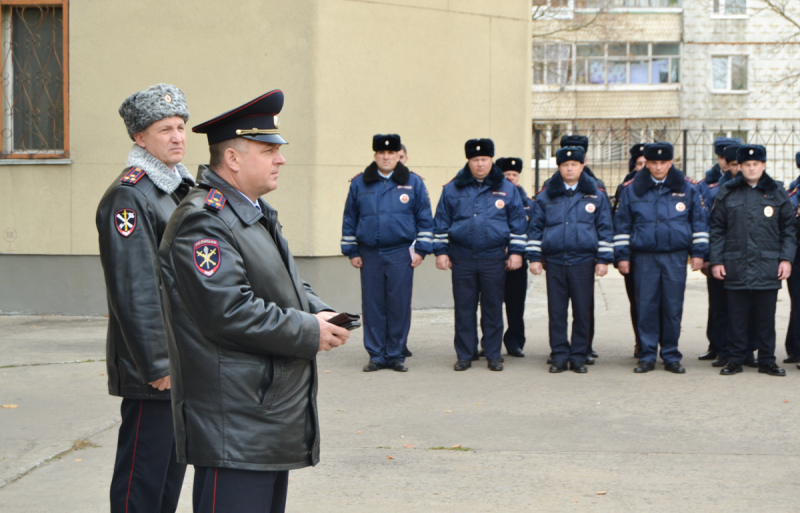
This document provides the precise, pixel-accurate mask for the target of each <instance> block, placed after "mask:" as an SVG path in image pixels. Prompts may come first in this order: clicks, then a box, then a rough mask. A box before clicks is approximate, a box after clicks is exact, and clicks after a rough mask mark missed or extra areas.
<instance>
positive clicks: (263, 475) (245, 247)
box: [159, 91, 349, 513]
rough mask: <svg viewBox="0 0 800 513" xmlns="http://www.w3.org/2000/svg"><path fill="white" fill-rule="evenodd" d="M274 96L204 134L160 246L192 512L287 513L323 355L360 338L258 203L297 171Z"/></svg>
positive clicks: (310, 439)
mask: <svg viewBox="0 0 800 513" xmlns="http://www.w3.org/2000/svg"><path fill="white" fill-rule="evenodd" d="M282 106H283V93H282V92H281V91H271V92H269V93H266V94H264V95H262V96H259V97H258V98H256V99H254V100H252V101H250V102H248V103H246V104H244V105H242V106H240V107H237V108H236V109H233V110H231V111H228V112H226V113H224V114H222V115H220V116H217V117H216V118H214V119H212V120H210V121H206V122H205V123H202V124H200V125H197V126H195V127H194V128H193V131H194V132H196V133H203V134H206V135H207V137H208V143H209V146H210V148H209V150H210V153H211V156H210V163H209V165H208V166H201V167H202V168H203V172H202V173H201V174H202V177H203V178H202V179H201V180H200V181H199V183H198V187H196V188H195V189H194V190H193V191H192V192H190V193H189V194H188V195H187V196H186V198H185V199H184V201H183V202H182V203H181V204H180V206H179V207H178V208H177V210H175V213H174V214H173V216H172V218H171V219H170V222H169V224H168V225H167V228H166V232H165V234H164V238H163V240H162V244H161V248H160V251H159V258H160V261H161V275H162V277H163V281H164V296H165V299H166V309H167V312H169V315H168V316H167V319H168V322H169V325H170V326H169V327H170V337H169V339H168V347H169V353H170V371H171V373H172V380H173V381H172V383H173V384H172V391H173V396H172V399H173V401H172V405H173V416H174V421H175V431H176V437H177V440H178V444H177V447H178V459H179V460H180V461H182V462H187V463H191V464H192V465H194V466H195V476H194V511H196V512H200V513H207V512H212V511H236V512H256V511H258V512H264V511H268V512H276V511H284V508H285V503H286V491H287V485H288V471H289V470H291V469H297V468H302V467H307V466H310V465H316V464H317V462H318V461H319V441H320V437H319V425H318V418H319V414H318V412H317V366H316V356H317V352H318V351H321V350H330V349H331V348H333V347H336V346H339V345H341V344H343V343H344V342H345V341H346V340H347V338H348V336H349V332H348V331H347V330H345V329H343V328H340V327H338V326H334V325H333V324H331V323H328V322H327V321H326V320H327V319H330V318H331V317H332V316H333V315H334V312H332V309H331V308H330V307H328V306H327V305H326V304H325V303H323V302H322V301H321V300H320V299H319V297H317V295H316V294H315V293H314V291H313V290H312V289H311V287H310V286H309V285H308V284H307V283H305V282H304V281H303V280H302V278H301V277H300V274H299V273H298V270H297V266H296V265H295V262H294V259H293V257H292V253H291V252H290V251H289V244H288V242H287V241H286V239H285V238H284V237H283V235H282V233H281V225H280V223H279V222H278V213H277V211H275V209H273V208H272V207H271V206H270V205H269V204H268V203H266V202H265V201H263V200H262V199H261V198H260V197H261V196H262V195H264V194H267V193H269V192H272V191H274V190H275V189H277V187H278V174H279V170H280V167H281V166H282V165H283V164H284V163H285V162H286V160H285V159H284V158H283V155H282V154H281V151H280V149H281V145H282V144H285V143H286V141H284V140H283V138H282V137H281V135H280V131H279V125H278V117H277V114H278V113H279V112H280V111H281V108H282Z"/></svg>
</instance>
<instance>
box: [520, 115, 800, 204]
mask: <svg viewBox="0 0 800 513" xmlns="http://www.w3.org/2000/svg"><path fill="white" fill-rule="evenodd" d="M569 133H570V134H575V135H586V136H588V137H589V151H588V152H587V154H586V164H587V165H588V166H589V167H590V168H591V169H592V171H593V172H594V173H595V175H596V176H597V177H598V178H600V179H601V180H603V182H605V184H606V187H607V188H608V189H609V190H608V192H609V194H614V192H615V190H616V188H617V186H619V184H620V183H621V182H622V180H623V179H624V178H625V175H627V174H628V161H629V159H630V153H629V149H630V147H631V146H633V145H634V144H638V143H647V142H656V141H658V142H669V143H672V145H673V146H674V147H675V156H674V163H675V166H676V167H677V168H678V169H681V170H682V171H683V172H685V173H686V175H687V176H689V177H691V178H694V179H696V180H700V179H701V178H703V177H704V176H705V172H706V171H707V170H708V169H711V167H712V166H714V164H716V163H717V156H716V155H715V154H714V145H713V143H714V139H716V138H717V137H718V136H725V137H739V138H741V139H742V141H743V142H745V143H747V144H761V145H763V146H765V147H766V148H767V173H768V174H769V175H770V176H771V177H772V178H774V179H776V180H780V181H783V182H784V184H785V185H788V184H789V182H791V181H792V180H794V179H795V178H796V177H797V176H798V174H799V172H798V169H797V165H796V161H795V154H796V153H797V152H798V151H800V129H797V128H794V127H792V128H778V127H773V128H765V127H748V128H747V129H743V128H740V127H736V128H733V127H715V128H699V129H682V128H674V127H669V126H662V127H644V128H608V127H602V128H596V127H591V128H580V127H573V128H572V130H570V131H569ZM562 135H566V132H565V131H559V130H557V129H555V130H543V129H540V128H534V131H533V161H532V166H531V167H532V168H533V171H534V181H535V183H534V185H535V188H536V191H538V190H539V188H540V186H541V184H543V183H544V181H545V180H547V178H549V177H550V176H551V175H552V174H553V173H554V172H555V171H556V169H557V166H556V163H555V152H556V151H557V150H558V148H559V142H560V139H561V136H562Z"/></svg>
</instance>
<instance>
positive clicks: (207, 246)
mask: <svg viewBox="0 0 800 513" xmlns="http://www.w3.org/2000/svg"><path fill="white" fill-rule="evenodd" d="M221 261H222V255H221V254H220V252H219V242H217V241H215V240H214V239H200V240H199V241H197V242H195V243H194V265H195V267H197V270H198V271H200V272H201V273H203V274H204V275H206V276H213V275H214V273H215V272H217V269H219V264H220V262H221Z"/></svg>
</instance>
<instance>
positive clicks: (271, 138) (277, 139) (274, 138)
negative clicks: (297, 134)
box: [242, 134, 289, 144]
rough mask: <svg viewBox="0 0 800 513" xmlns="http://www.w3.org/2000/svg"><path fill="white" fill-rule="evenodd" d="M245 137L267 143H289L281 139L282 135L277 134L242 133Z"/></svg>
mask: <svg viewBox="0 0 800 513" xmlns="http://www.w3.org/2000/svg"><path fill="white" fill-rule="evenodd" d="M242 137H243V138H245V139H250V140H251V141H259V142H263V143H269V144H289V143H287V142H286V141H284V140H283V137H281V136H280V135H277V134H270V135H267V134H264V135H243V136H242Z"/></svg>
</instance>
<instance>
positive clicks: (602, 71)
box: [533, 43, 681, 85]
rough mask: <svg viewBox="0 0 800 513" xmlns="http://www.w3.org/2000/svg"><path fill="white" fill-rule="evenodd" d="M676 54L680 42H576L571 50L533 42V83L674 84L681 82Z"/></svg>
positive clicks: (569, 47) (569, 45) (557, 45)
mask: <svg viewBox="0 0 800 513" xmlns="http://www.w3.org/2000/svg"><path fill="white" fill-rule="evenodd" d="M680 54H681V45H680V43H578V44H576V45H575V48H574V49H573V45H571V44H566V45H565V44H536V45H534V47H533V60H534V63H533V83H534V84H535V85H575V84H577V85H627V84H644V85H646V84H675V83H679V82H680V81H681V58H680ZM573 56H574V63H573ZM573 69H574V73H573V71H572V70H573Z"/></svg>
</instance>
